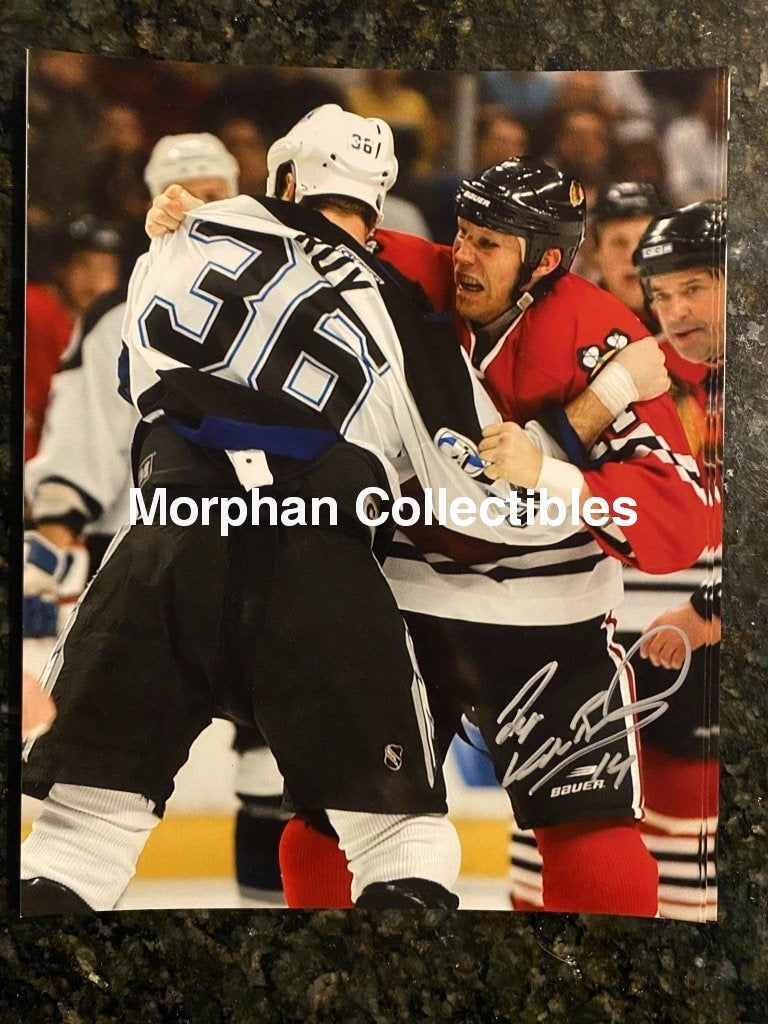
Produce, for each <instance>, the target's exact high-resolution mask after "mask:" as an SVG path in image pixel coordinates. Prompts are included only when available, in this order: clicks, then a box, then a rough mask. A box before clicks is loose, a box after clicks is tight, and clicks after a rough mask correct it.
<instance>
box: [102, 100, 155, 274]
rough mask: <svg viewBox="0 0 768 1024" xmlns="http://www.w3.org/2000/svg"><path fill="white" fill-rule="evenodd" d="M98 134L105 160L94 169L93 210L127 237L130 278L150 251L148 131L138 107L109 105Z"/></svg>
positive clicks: (125, 264)
mask: <svg viewBox="0 0 768 1024" xmlns="http://www.w3.org/2000/svg"><path fill="white" fill-rule="evenodd" d="M97 134H98V138H99V145H100V147H101V156H100V157H99V159H98V161H97V163H96V164H95V165H94V173H93V201H92V208H93V212H94V213H95V214H96V215H97V216H98V217H100V218H102V219H104V220H107V221H109V222H110V223H112V224H114V225H115V227H116V228H117V229H118V230H119V231H120V233H121V235H122V236H123V242H124V251H123V256H124V270H125V272H126V274H127V273H129V272H130V269H131V268H132V267H133V264H134V263H135V262H136V259H137V258H138V256H139V255H140V254H141V253H142V252H143V251H144V249H145V248H146V245H145V238H144V215H145V214H146V212H147V204H148V195H147V190H146V186H145V185H144V178H143V171H144V165H145V164H146V162H147V155H148V154H147V146H146V141H145V135H144V128H143V125H142V123H141V119H140V117H139V114H138V111H137V110H136V109H135V108H134V107H131V106H128V105H127V104H125V103H109V104H107V105H106V106H105V107H104V109H103V110H102V112H101V119H100V121H99V126H98V129H97Z"/></svg>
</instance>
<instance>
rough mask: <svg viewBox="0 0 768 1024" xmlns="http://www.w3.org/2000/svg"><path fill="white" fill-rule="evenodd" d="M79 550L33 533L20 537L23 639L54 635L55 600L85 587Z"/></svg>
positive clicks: (81, 554)
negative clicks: (22, 549) (21, 549)
mask: <svg viewBox="0 0 768 1024" xmlns="http://www.w3.org/2000/svg"><path fill="white" fill-rule="evenodd" d="M86 562H87V556H86V554H85V551H84V549H82V548H77V547H73V548H64V547H59V546H58V545H57V544H54V543H53V542H52V541H50V540H48V539H47V538H45V537H44V536H43V535H42V534H41V533H38V532H37V531H36V530H27V531H26V532H25V534H24V584H23V587H24V611H23V620H24V622H23V627H24V636H56V634H57V633H58V612H59V597H60V596H61V595H62V594H63V593H67V594H70V595H76V594H77V593H79V591H81V590H82V589H83V586H84V585H85V576H86V574H87V569H86V567H85V563H86Z"/></svg>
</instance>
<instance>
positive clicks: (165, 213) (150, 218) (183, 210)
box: [144, 185, 203, 238]
mask: <svg viewBox="0 0 768 1024" xmlns="http://www.w3.org/2000/svg"><path fill="white" fill-rule="evenodd" d="M202 205H203V203H202V200H201V199H196V198H195V196H193V195H192V193H191V192H187V190H186V189H185V188H184V187H183V186H182V185H169V186H168V188H167V189H166V190H165V192H161V193H160V195H159V196H155V198H154V199H153V200H152V205H151V206H150V208H149V210H148V211H147V218H146V220H145V221H144V230H145V231H146V233H147V234H148V235H149V237H150V238H159V237H160V236H161V235H167V234H169V233H170V232H172V231H177V230H178V228H179V227H180V225H181V222H182V221H183V220H184V218H185V217H186V215H187V214H188V213H189V211H190V210H195V209H197V207H198V206H202Z"/></svg>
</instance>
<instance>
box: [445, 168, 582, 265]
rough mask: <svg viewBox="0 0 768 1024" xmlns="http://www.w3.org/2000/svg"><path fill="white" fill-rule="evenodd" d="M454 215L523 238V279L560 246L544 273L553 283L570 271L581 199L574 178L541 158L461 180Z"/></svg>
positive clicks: (578, 243) (578, 234)
mask: <svg viewBox="0 0 768 1024" xmlns="http://www.w3.org/2000/svg"><path fill="white" fill-rule="evenodd" d="M456 214H457V216H458V217H462V218H464V219H465V220H468V221H471V223H473V224H477V225H479V226H480V227H485V228H488V229H489V230H491V231H501V232H503V233H504V234H508V235H515V236H517V237H518V238H521V239H523V240H524V242H525V246H524V250H523V264H522V269H521V274H520V280H522V281H523V282H524V283H525V282H527V281H529V280H530V278H531V275H532V274H533V272H534V270H535V269H536V268H537V267H538V265H539V263H540V262H541V259H542V257H543V256H544V253H545V252H546V251H547V249H560V251H561V253H562V259H561V261H560V267H559V268H558V269H556V270H554V271H552V272H551V274H549V275H547V277H549V278H551V280H552V281H554V280H555V278H556V277H557V276H560V274H562V273H565V271H566V270H569V269H570V267H571V265H572V263H573V261H574V259H575V258H576V253H577V252H578V251H579V247H580V246H581V243H582V242H583V241H584V229H585V222H586V199H585V196H584V190H583V189H582V187H581V185H580V183H579V182H578V181H575V180H573V181H569V180H567V179H566V178H565V176H564V175H563V174H561V172H560V171H557V170H555V168H554V167H550V165H549V164H547V163H545V162H544V161H543V160H539V159H538V158H536V157H529V156H522V157H516V158H514V159H513V160H505V161H504V163H502V164H497V165H496V166H495V167H489V168H488V169H487V170H485V171H483V173H482V174H481V175H480V176H479V177H478V178H472V179H467V180H465V181H462V183H461V186H460V187H459V191H458V193H457V195H456ZM558 271H559V273H558ZM552 275H555V276H554V277H553V276H552Z"/></svg>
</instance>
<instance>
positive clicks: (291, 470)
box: [22, 111, 543, 913]
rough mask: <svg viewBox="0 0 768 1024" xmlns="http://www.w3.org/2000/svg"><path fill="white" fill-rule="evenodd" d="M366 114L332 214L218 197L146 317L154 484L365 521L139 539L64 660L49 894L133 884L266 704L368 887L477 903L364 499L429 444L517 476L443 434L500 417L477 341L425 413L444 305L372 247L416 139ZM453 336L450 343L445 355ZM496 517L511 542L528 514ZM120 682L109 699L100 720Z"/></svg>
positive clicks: (144, 285)
mask: <svg viewBox="0 0 768 1024" xmlns="http://www.w3.org/2000/svg"><path fill="white" fill-rule="evenodd" d="M338 113H339V114H342V112H341V111H339V112H338ZM336 116H337V115H336V114H335V112H334V117H336ZM343 118H344V131H342V132H339V134H338V137H337V139H334V142H335V141H338V143H339V145H338V149H336V148H334V151H333V155H332V159H335V160H336V161H337V162H336V164H335V165H334V172H331V171H329V172H328V174H327V175H325V180H324V181H323V182H321V185H320V187H319V188H318V189H317V203H318V205H319V207H320V209H321V210H322V214H318V213H315V212H314V211H313V210H312V209H306V208H299V207H298V206H295V205H290V206H286V205H285V204H281V203H279V202H274V203H273V202H270V201H264V202H262V203H256V201H253V200H251V201H243V200H241V201H240V202H239V203H238V204H237V205H236V206H235V207H234V208H233V209H231V210H230V209H229V208H228V207H226V206H218V207H217V206H209V207H207V208H206V209H204V210H203V211H201V214H200V215H199V217H196V218H195V220H194V221H193V222H192V223H191V224H190V227H189V230H188V231H187V232H184V233H180V234H179V236H178V237H177V240H173V242H171V243H166V244H165V249H166V252H165V253H163V252H159V253H156V254H151V255H150V257H149V259H148V260H145V261H144V265H143V266H142V267H141V268H140V269H139V270H138V272H137V274H136V275H135V277H134V280H133V282H132V286H131V291H132V311H133V314H132V315H131V316H130V317H129V318H127V320H126V326H127V335H128V341H129V344H130V346H131V364H130V391H131V394H132V396H133V398H134V402H135V403H136V405H137V407H138V408H139V411H140V412H141V413H142V416H143V424H142V429H141V431H140V432H139V435H138V437H137V441H136V442H135V446H134V447H135V455H136V459H135V461H136V464H137V466H138V467H139V474H138V476H139V480H140V481H141V482H142V483H143V485H144V488H145V493H146V495H147V497H149V495H150V494H151V493H153V491H154V489H155V488H158V487H163V488H166V490H171V491H174V492H176V493H180V494H182V495H184V496H185V497H186V498H187V499H188V500H189V499H190V497H191V496H193V495H194V494H196V495H199V496H205V497H212V496H216V497H217V498H220V497H226V496H229V495H233V494H235V493H237V492H238V491H240V490H241V488H243V487H245V488H246V489H248V488H250V487H253V486H254V485H257V484H258V485H261V486H262V487H264V488H271V489H272V490H273V492H274V493H275V494H276V495H277V496H278V497H280V496H281V495H285V494H286V493H287V494H293V495H295V494H298V495H302V496H308V495H309V496H314V495H317V494H321V493H325V492H326V491H328V490H329V489H330V490H331V492H332V493H334V494H335V495H336V497H337V499H338V504H339V506H340V526H339V528H336V529H333V528H331V524H330V523H329V524H328V528H327V529H323V528H320V529H319V530H318V529H316V528H310V529H309V530H306V529H305V528H303V527H295V528H292V529H286V530H283V531H282V532H281V531H280V530H277V531H276V530H273V529H271V528H267V529H264V528H263V527H259V528H258V529H256V530H245V531H241V532H238V533H236V534H235V535H233V536H231V537H229V538H227V537H222V536H221V535H220V534H218V533H217V532H216V530H215V528H214V529H209V530H204V529H203V528H196V527H190V528H187V529H183V528H163V527H155V526H149V527H142V528H138V530H137V528H134V529H132V530H131V531H129V532H128V533H127V534H126V535H125V536H124V537H121V538H118V541H117V542H116V543H115V544H114V545H113V547H112V549H111V551H110V553H109V554H108V557H107V559H106V560H105V564H104V566H103V567H102V569H101V571H100V573H99V574H98V575H97V577H96V579H95V581H94V582H93V583H92V585H91V587H90V589H89V591H88V592H87V594H86V596H85V599H84V600H83V602H82V604H81V606H80V608H79V610H78V612H77V613H76V615H75V616H74V617H73V619H72V620H71V622H70V625H69V626H68V629H67V633H66V635H65V638H64V651H65V653H66V658H65V657H58V658H57V657H54V659H53V661H52V662H51V665H50V666H49V677H50V681H51V683H53V682H55V683H56V690H55V694H56V697H57V700H59V706H60V713H59V718H58V720H57V722H56V725H55V726H54V728H53V730H52V731H51V733H50V734H49V736H47V737H45V738H44V739H43V740H41V741H39V742H38V743H37V744H36V745H35V747H34V748H33V750H32V753H31V756H30V759H29V763H28V766H27V769H26V772H25V786H26V787H27V789H28V790H29V791H31V792H33V793H34V792H38V793H40V792H46V791H48V792H49V795H48V797H47V798H46V808H45V811H44V813H43V815H42V817H41V821H40V825H39V827H38V829H37V830H36V831H35V832H34V833H33V836H32V837H31V839H30V840H28V842H27V844H25V850H24V853H23V863H22V874H23V878H24V879H25V880H26V881H25V882H24V885H23V902H24V905H25V909H26V910H27V912H28V913H29V912H34V910H35V908H38V909H40V908H41V907H44V906H48V907H50V906H51V904H52V903H53V905H58V906H62V905H66V904H67V901H69V904H68V905H69V906H70V907H74V906H91V907H95V908H104V907H110V906H113V905H114V902H115V901H116V899H117V898H118V897H119V895H120V892H121V891H122V888H123V887H124V885H125V883H126V882H127V879H128V878H129V877H130V873H131V871H132V868H133V864H134V863H135V858H136V856H137V855H138V852H139V850H140V849H141V846H142V845H143V842H144V840H145V838H146V836H147V834H148V832H149V830H150V829H151V827H152V826H153V825H154V824H155V823H156V821H157V815H158V813H162V808H163V806H164V804H165V801H166V799H167V797H168V795H169V792H170V790H171V788H172V778H173V775H174V774H175V772H176V770H177V769H178V767H179V765H180V764H181V763H182V762H183V760H184V759H185V757H186V752H187V750H188V747H189V744H190V743H191V741H192V739H194V737H195V735H197V733H198V732H199V731H200V729H201V728H202V727H203V726H204V724H206V722H207V721H208V720H209V719H210V717H211V716H212V715H224V716H226V717H230V718H232V719H234V720H252V719H253V718H255V720H256V721H257V722H258V724H259V725H260V727H261V728H262V729H263V731H264V732H265V735H266V736H267V739H268V741H269V743H270V746H271V747H272V749H273V750H274V752H275V754H276V756H277V759H278V763H279V764H280V767H281V769H282V770H283V773H284V775H285V776H286V782H287V786H288V789H289V792H290V795H291V797H292V799H293V802H294V803H295V804H296V805H297V806H299V807H308V808H310V809H311V808H313V807H315V808H321V807H324V808H326V809H328V810H329V817H330V818H331V821H332V822H333V824H334V826H335V828H336V830H337V831H338V833H339V836H340V839H341V843H342V846H343V847H344V849H345V851H346V853H347V856H348V858H349V860H350V864H351V867H352V871H353V875H354V884H353V896H354V897H355V898H356V902H357V904H358V905H364V906H387V905H393V906H400V905H420V906H451V905H455V898H454V897H453V896H452V895H451V894H450V892H449V888H450V886H451V885H452V882H453V880H454V879H455V876H456V873H457V870H458V849H457V841H456V837H455V833H454V832H453V830H452V828H451V826H449V825H448V824H447V822H446V820H445V819H444V817H443V813H444V810H445V804H444V790H443V784H442V779H441V777H440V769H439V758H437V757H436V754H435V751H434V748H433V738H432V728H431V723H430V717H429V712H428V708H427V707H426V704H425V702H424V700H423V690H422V686H421V682H420V678H419V675H418V672H417V671H416V669H415V664H414V662H413V659H412V655H411V650H410V644H409V642H408V640H407V634H406V632H405V630H404V628H403V625H402V622H401V620H400V618H399V615H398V613H397V610H396V607H395V605H394V601H393V600H392V598H391V594H390V592H389V590H388V588H387V587H386V584H385V583H384V581H383V578H382V577H381V575H380V573H379V571H378V568H377V567H376V564H375V562H374V560H373V559H372V557H371V555H370V552H369V545H370V540H371V536H370V535H371V531H370V529H369V528H368V527H367V526H366V525H365V523H361V522H359V521H354V520H353V517H352V515H351V514H350V509H351V504H352V500H351V499H352V498H353V496H356V495H357V493H359V491H360V489H361V487H362V486H364V485H368V484H370V485H373V486H375V487H377V488H380V489H381V490H382V491H387V490H388V489H389V490H391V491H392V492H394V493H396V491H397V483H398V475H399V474H398V469H399V465H398V463H399V464H400V465H402V464H404V463H405V462H406V461H407V462H408V463H409V464H410V466H411V467H412V469H409V471H408V472H409V473H410V472H412V471H413V470H415V472H416V473H417V475H418V477H419V479H420V480H421V482H422V484H423V485H424V486H425V487H434V488H436V489H437V488H439V487H441V486H445V487H446V488H448V489H449V490H450V492H451V494H458V495H460V496H462V497H464V496H466V495H467V494H468V493H475V494H476V495H477V497H478V498H483V497H487V496H488V495H489V493H490V494H493V493H494V488H493V487H492V485H491V484H490V482H489V481H488V480H483V479H482V474H481V473H478V474H477V476H478V477H479V479H476V480H475V479H472V478H471V477H469V476H468V475H467V474H466V473H465V472H464V470H463V469H462V468H461V466H460V465H459V463H457V462H455V461H454V460H452V459H451V458H449V457H446V456H444V455H443V454H442V453H440V452H438V451H437V450H436V448H435V446H434V444H433V442H432V435H433V432H434V425H437V426H438V427H442V428H445V427H446V426H451V427H453V426H455V421H456V420H457V419H459V420H462V419H463V420H465V421H466V423H467V427H465V430H467V431H468V432H469V433H470V434H471V435H474V436H478V429H479V428H478V422H480V421H479V420H478V416H479V415H481V412H479V410H482V415H483V419H482V422H488V421H489V420H492V419H494V418H497V417H495V414H494V413H493V410H492V409H491V408H490V407H489V406H488V404H487V402H486V401H485V399H484V396H483V394H482V393H481V392H480V391H479V390H478V389H477V388H476V387H474V386H473V383H472V381H471V379H470V378H469V377H468V376H467V375H466V372H465V366H464V361H463V359H462V357H461V356H460V353H459V352H458V351H457V350H456V347H455V341H452V343H451V345H450V347H449V348H446V349H445V350H444V351H443V350H441V354H442V355H443V356H444V369H445V376H446V380H447V381H448V382H449V385H450V386H448V387H447V388H446V393H445V394H444V395H442V396H441V395H437V394H435V393H434V391H435V388H434V384H433V382H432V381H431V374H430V375H429V377H428V378H426V379H427V380H429V384H430V387H429V389H427V388H426V387H424V388H423V392H424V393H423V394H422V396H421V399H422V401H423V403H424V406H425V408H426V412H425V410H424V408H422V406H421V404H420V409H421V411H422V415H425V416H426V418H427V420H428V423H429V429H427V427H425V425H424V423H423V422H422V421H421V420H420V418H419V417H418V416H417V415H415V414H414V412H413V408H412V397H411V395H410V391H409V388H408V386H407V384H406V376H407V375H408V374H409V372H411V371H413V370H414V367H413V366H411V367H409V366H407V365H404V361H403V355H402V352H401V350H400V346H399V341H398V334H401V332H403V333H405V334H406V335H407V334H408V333H409V332H410V333H411V334H415V333H418V334H419V335H420V334H421V330H422V327H423V324H422V323H421V321H420V317H418V316H414V314H413V312H412V311H409V310H408V306H407V302H406V301H405V296H404V294H403V293H402V292H401V290H400V289H399V285H398V282H397V281H396V280H389V281H388V280H386V279H382V278H381V277H380V276H379V275H378V273H377V269H376V268H375V266H371V265H370V262H369V258H368V256H367V254H366V253H365V251H364V250H362V249H361V248H360V247H359V245H358V244H356V242H357V241H358V240H359V241H362V240H364V238H365V236H366V234H367V231H368V230H369V229H370V227H371V226H372V224H373V223H375V221H376V219H377V216H378V214H379V213H380V210H381V205H382V203H383V199H384V195H385V194H386V191H387V189H388V188H389V187H390V186H391V184H392V183H393V181H394V177H395V173H396V163H395V161H394V157H393V155H392V152H391V135H390V133H389V130H388V129H387V127H386V125H384V124H383V123H382V122H378V121H376V120H375V119H372V120H368V121H366V120H364V119H359V118H354V115H346V114H344V115H343ZM352 118H354V121H355V126H354V127H355V128H356V129H357V130H352V127H351V124H350V121H351V119H352ZM321 120H322V118H320V117H318V124H317V127H318V129H319V130H320V131H322V126H321V124H320V121H321ZM286 163H288V162H287V161H286ZM288 166H290V164H288ZM287 173H288V174H289V173H290V172H287ZM287 183H288V184H289V183H290V182H289V181H288V179H287ZM295 185H296V188H299V187H301V186H302V185H303V183H302V182H301V181H299V180H296V182H295ZM329 192H330V197H329ZM310 198H311V197H310ZM360 204H362V205H360ZM307 205H310V204H308V203H307V202H306V201H305V203H304V204H302V207H306V206H307ZM368 208H370V209H368ZM340 225H341V226H340ZM345 229H346V230H345ZM350 231H351V232H352V233H350ZM355 236H357V238H356V237H355ZM174 257H175V258H174ZM188 258H192V260H191V262H187V260H188ZM382 295H384V296H385V298H386V299H387V304H386V305H385V304H384V302H382V297H381V296H382ZM395 326H396V327H397V331H396V330H395ZM411 348H413V346H411ZM436 354H438V353H437V352H436V351H434V350H433V351H431V352H425V353H424V358H425V359H427V360H428V361H429V362H430V365H431V366H433V365H434V359H435V356H436ZM416 358H417V360H418V358H419V356H418V353H416ZM418 379H419V374H418V373H414V374H413V375H412V376H411V377H409V381H413V380H418ZM421 379H422V381H424V380H425V378H424V375H423V374H422V375H421ZM473 387H474V390H473ZM451 388H452V390H451ZM427 391H429V392H430V393H429V394H427ZM418 397H419V396H417V398H418ZM457 398H461V399H463V401H464V404H463V406H462V405H461V404H460V405H459V406H458V407H457V406H456V404H455V403H456V399H457ZM457 408H458V409H459V411H456V410H457ZM449 410H450V412H449ZM445 417H448V419H446V418H445ZM458 433H462V432H461V431H458ZM342 438H346V440H347V441H349V440H352V441H355V442H357V443H355V444H348V443H345V442H343V441H342V440H341V439H342ZM502 492H504V488H502ZM508 493H509V488H508V487H507V488H506V494H508ZM473 528H474V529H475V531H476V532H477V535H478V536H480V537H486V538H489V539H490V538H495V537H498V536H499V534H500V533H501V534H502V535H507V534H508V532H509V530H510V529H511V527H510V526H509V525H508V524H506V523H504V522H502V523H501V524H499V525H495V526H493V527H488V526H487V525H485V524H483V523H482V522H481V523H479V524H477V525H476V526H474V527H473ZM139 532H140V533H141V536H140V537H139ZM527 535H528V531H526V536H527ZM538 542H539V543H543V540H539V541H538ZM529 543H533V544H535V543H537V541H536V539H535V537H534V535H533V532H532V533H531V535H530V540H529ZM201 586H202V587H205V588H206V590H207V592H208V594H207V598H206V601H205V602H201V600H200V594H199V590H200V587H201ZM361 594H364V595H365V600H364V601H363V602H361V601H360V595H361ZM329 595H330V596H331V597H332V599H333V600H334V601H335V602H336V604H335V605H334V606H331V607H329V604H330V602H329V601H328V596H329ZM136 630H138V631H139V633H138V634H137V636H138V635H141V636H142V637H143V640H142V641H141V642H135V641H134V640H133V635H134V633H135V631H136ZM173 637H178V638H180V639H182V646H181V647H179V646H178V640H177V641H176V643H172V642H171V643H169V641H170V640H171V639H172V638H173ZM184 638H185V639H186V642H184ZM86 640H87V642H86ZM371 649H373V650H375V651H376V653H377V656H376V659H375V661H374V663H370V661H369V658H368V655H369V653H370V651H371ZM288 650H290V652H291V654H292V655H293V657H292V658H287V657H286V651H288ZM115 665H116V666H117V668H116V669H113V672H112V675H111V676H110V678H109V679H108V680H106V681H105V680H104V678H102V677H103V676H104V675H105V674H106V671H107V668H108V667H110V668H111V667H113V666H115ZM117 676H119V677H120V678H119V679H117V678H116V677H117ZM316 680H322V683H323V685H322V687H320V688H318V686H317V685H316V682H315V681H316ZM158 681H160V684H161V685H160V687H159V689H158V685H157V684H158ZM104 686H106V687H107V688H108V689H109V691H110V696H111V697H113V698H114V700H112V701H111V703H110V704H109V720H108V721H104V720H99V715H98V714H96V715H93V716H88V717H87V718H84V717H83V714H82V708H83V706H84V705H85V706H87V707H88V708H89V710H90V709H91V708H92V707H93V701H92V700H90V698H89V693H91V692H92V691H93V690H95V689H96V688H97V687H98V688H99V692H100V693H101V699H102V700H103V698H104V694H103V692H102V690H101V688H102V687H104ZM136 687H139V688H140V691H141V693H142V694H143V697H144V698H146V703H145V700H144V699H142V700H137V697H136ZM148 687H149V688H150V689H149V690H148ZM145 691H147V692H145ZM358 705H359V706H360V709H359V711H358V710H357V708H358ZM105 742H107V743H108V747H109V751H110V756H109V758H106V759H105V756H104V753H105V750H104V743H105ZM150 749H151V754H150ZM158 751H160V755H159V756H158ZM73 822H76V823H77V824H76V827H75V828H74V829H72V828H68V827H67V824H72V823H73ZM96 823H98V827H97V828H96V830H95V831H94V825H95V824H96Z"/></svg>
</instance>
